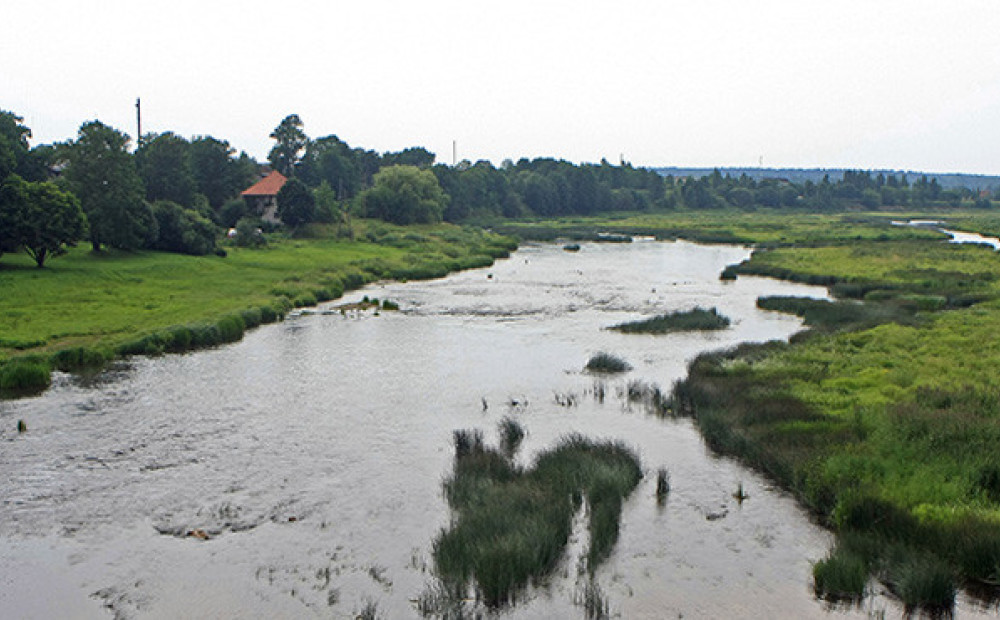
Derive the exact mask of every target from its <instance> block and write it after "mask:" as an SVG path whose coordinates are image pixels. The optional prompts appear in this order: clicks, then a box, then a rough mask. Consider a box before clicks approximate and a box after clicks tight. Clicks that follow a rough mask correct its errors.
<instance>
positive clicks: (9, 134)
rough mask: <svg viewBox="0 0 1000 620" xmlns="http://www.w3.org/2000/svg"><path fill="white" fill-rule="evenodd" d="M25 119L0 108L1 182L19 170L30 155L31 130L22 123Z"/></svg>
mask: <svg viewBox="0 0 1000 620" xmlns="http://www.w3.org/2000/svg"><path fill="white" fill-rule="evenodd" d="M23 120H24V119H23V118H21V117H20V116H18V115H16V114H14V113H13V112H8V111H6V110H0V182H3V180H4V179H6V178H7V176H8V175H10V174H13V173H14V172H16V171H17V169H18V166H19V165H20V164H21V162H22V161H23V160H24V159H25V158H26V157H27V155H28V138H30V137H31V130H30V129H28V128H27V127H25V126H24V125H22V124H21V122H22V121H23Z"/></svg>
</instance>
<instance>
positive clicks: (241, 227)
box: [236, 217, 267, 248]
mask: <svg viewBox="0 0 1000 620" xmlns="http://www.w3.org/2000/svg"><path fill="white" fill-rule="evenodd" d="M236 245H237V246H239V247H241V248H260V247H264V246H265V245H267V238H266V237H265V236H264V233H263V232H261V228H260V220H258V219H257V218H252V217H243V218H240V220H239V221H238V222H236Z"/></svg>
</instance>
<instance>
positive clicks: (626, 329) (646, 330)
mask: <svg viewBox="0 0 1000 620" xmlns="http://www.w3.org/2000/svg"><path fill="white" fill-rule="evenodd" d="M729 323H730V321H729V317H727V316H724V315H722V314H719V311H718V309H716V308H710V309H708V310H706V309H704V308H694V309H692V310H683V311H681V310H678V311H676V312H668V313H666V314H661V315H659V316H656V317H653V318H651V319H645V320H642V321H633V322H631V323H622V324H620V325H615V326H613V327H611V328H610V329H613V330H616V331H620V332H622V333H626V334H668V333H671V332H681V331H699V330H716V329H725V328H727V327H729Z"/></svg>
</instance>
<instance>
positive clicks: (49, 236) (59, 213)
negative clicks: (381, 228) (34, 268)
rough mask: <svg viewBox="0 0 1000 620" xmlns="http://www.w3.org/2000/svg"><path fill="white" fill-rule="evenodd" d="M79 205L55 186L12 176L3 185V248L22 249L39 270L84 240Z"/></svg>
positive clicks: (0, 241) (0, 223)
mask: <svg viewBox="0 0 1000 620" xmlns="http://www.w3.org/2000/svg"><path fill="white" fill-rule="evenodd" d="M85 222H86V220H85V218H84V215H83V210H82V209H81V208H80V201H79V200H77V199H76V196H74V195H73V194H71V193H69V192H65V191H62V190H60V189H59V188H58V187H56V185H55V184H54V183H49V182H47V181H45V182H32V181H25V180H24V179H22V178H21V177H20V176H18V175H16V174H12V175H9V176H8V177H7V179H6V180H5V181H4V182H3V185H0V247H6V248H10V249H13V248H18V247H21V248H23V249H24V251H25V252H27V253H28V256H30V257H31V258H32V259H34V261H35V264H36V265H38V267H39V268H41V267H44V266H45V259H46V258H48V257H49V256H58V255H59V254H62V253H64V252H65V251H66V250H65V248H64V246H67V245H70V246H72V245H75V244H76V242H77V241H78V240H79V239H80V238H81V237H82V236H83V232H84V226H85Z"/></svg>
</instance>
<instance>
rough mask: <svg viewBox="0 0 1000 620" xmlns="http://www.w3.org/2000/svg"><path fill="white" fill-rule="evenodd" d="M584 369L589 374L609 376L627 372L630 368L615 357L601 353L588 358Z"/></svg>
mask: <svg viewBox="0 0 1000 620" xmlns="http://www.w3.org/2000/svg"><path fill="white" fill-rule="evenodd" d="M585 369H586V370H588V371H590V372H599V373H607V374H611V373H619V372H628V371H629V370H631V369H632V366H631V365H630V364H629V363H628V362H626V361H625V360H623V359H622V358H620V357H618V356H616V355H612V354H611V353H605V352H603V351H601V352H598V353H595V354H594V355H592V356H591V357H590V360H588V361H587V365H586V366H585Z"/></svg>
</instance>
